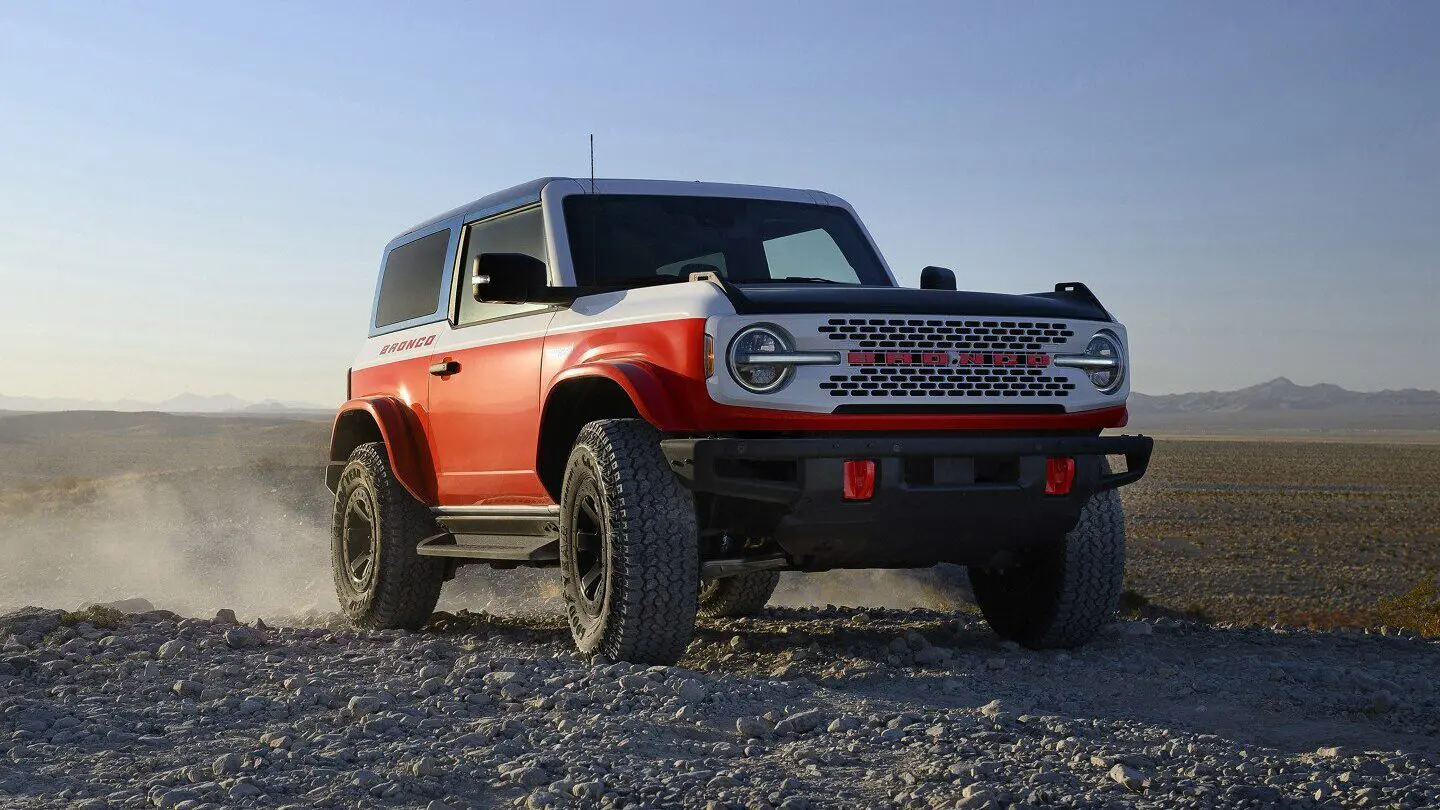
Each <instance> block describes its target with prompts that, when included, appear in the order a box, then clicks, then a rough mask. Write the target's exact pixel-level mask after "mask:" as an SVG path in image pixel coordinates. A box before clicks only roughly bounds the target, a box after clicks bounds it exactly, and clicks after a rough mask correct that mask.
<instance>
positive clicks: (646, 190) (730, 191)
mask: <svg viewBox="0 0 1440 810" xmlns="http://www.w3.org/2000/svg"><path fill="white" fill-rule="evenodd" d="M592 183H593V188H594V191H595V193H596V194H653V195H659V196H672V197H742V198H746V199H753V200H777V201H780V202H798V203H812V204H815V205H834V206H839V207H841V208H844V209H846V210H850V211H852V213H853V209H851V208H850V204H849V203H847V202H845V201H844V200H842V199H840V198H839V197H836V196H835V195H833V194H827V193H825V192H823V191H814V190H806V189H799V188H785V187H782V186H751V185H744V184H741V183H710V182H704V181H687V180H630V179H623V178H609V177H607V178H596V179H594V180H591V179H590V178H588V177H542V178H539V179H537V180H531V181H530V182H528V183H521V184H520V185H518V186H513V187H511V188H507V189H505V190H503V191H497V192H495V193H494V194H488V195H486V196H484V197H481V198H480V199H478V200H475V201H473V202H470V203H468V204H466V205H462V206H459V207H457V208H452V209H450V210H449V211H446V212H445V213H443V214H440V215H439V216H435V217H431V218H430V219H427V220H426V221H424V222H422V223H420V224H419V225H416V226H415V227H413V228H407V229H405V231H404V232H402V233H401V234H400V235H399V236H397V237H396V238H395V240H392V244H393V242H394V241H398V240H399V239H401V238H403V237H405V236H407V235H408V234H412V233H414V232H416V231H419V230H423V229H425V228H428V227H430V226H432V225H436V224H438V223H441V222H445V221H447V220H451V219H454V218H456V217H462V218H463V219H465V220H470V219H475V218H477V217H479V216H488V215H490V214H495V213H500V212H501V211H505V210H508V209H511V208H518V207H520V206H523V205H530V204H533V203H537V202H539V201H540V197H541V194H552V195H553V194H555V193H557V192H558V193H560V194H562V195H570V194H588V193H590V191H591V188H592ZM547 189H548V190H547Z"/></svg>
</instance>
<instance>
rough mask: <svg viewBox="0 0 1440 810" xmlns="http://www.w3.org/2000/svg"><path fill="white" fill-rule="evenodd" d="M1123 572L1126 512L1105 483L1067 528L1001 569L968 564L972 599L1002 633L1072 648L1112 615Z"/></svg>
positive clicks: (1038, 645)
mask: <svg viewBox="0 0 1440 810" xmlns="http://www.w3.org/2000/svg"><path fill="white" fill-rule="evenodd" d="M1124 578H1125V515H1124V513H1123V511H1122V510H1121V508H1120V496H1119V494H1118V493H1117V492H1116V491H1115V490H1113V489H1111V490H1106V491H1104V492H1100V493H1097V494H1095V495H1093V496H1092V497H1091V498H1090V501H1089V502H1088V503H1087V504H1085V508H1084V510H1083V511H1082V512H1081V513H1080V521H1079V522H1078V523H1077V524H1076V525H1075V528H1074V529H1073V530H1071V531H1070V533H1069V534H1067V535H1065V536H1064V537H1062V538H1059V539H1057V540H1053V541H1049V542H1046V543H1044V544H1041V545H1039V546H1036V547H1035V548H1034V549H1032V550H1031V551H1030V553H1028V554H1027V555H1026V557H1025V558H1024V559H1023V560H1022V561H1021V562H1020V563H1018V564H1016V565H1012V566H1010V567H1008V568H1006V569H1004V570H1003V571H986V570H984V569H981V568H971V569H970V583H971V585H972V586H973V587H974V589H975V601H976V602H977V603H978V604H979V605H980V612H981V613H983V614H985V620H986V621H988V622H989V623H990V626H991V627H992V628H994V629H995V632H996V633H999V634H1000V635H1001V636H1002V637H1003V638H1006V639H1010V640H1012V641H1017V642H1019V643H1021V644H1024V645H1025V646H1027V647H1034V648H1046V647H1078V646H1080V645H1081V644H1084V643H1085V642H1087V641H1089V640H1090V639H1092V638H1094V636H1095V634H1096V633H1098V632H1099V631H1100V629H1101V628H1102V627H1104V626H1105V625H1107V624H1109V623H1110V622H1111V621H1113V620H1114V618H1115V608H1116V605H1117V604H1118V603H1119V601H1120V591H1121V588H1122V587H1123V581H1124Z"/></svg>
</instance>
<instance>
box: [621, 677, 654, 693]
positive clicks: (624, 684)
mask: <svg viewBox="0 0 1440 810" xmlns="http://www.w3.org/2000/svg"><path fill="white" fill-rule="evenodd" d="M618 683H619V684H620V688H621V689H624V690H625V691H627V692H638V691H640V690H641V689H644V688H645V687H647V686H649V685H650V678H649V676H647V675H645V674H643V673H640V672H636V673H634V674H631V675H622V676H620V680H619V681H618Z"/></svg>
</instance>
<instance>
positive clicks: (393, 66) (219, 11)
mask: <svg viewBox="0 0 1440 810" xmlns="http://www.w3.org/2000/svg"><path fill="white" fill-rule="evenodd" d="M1437 43H1440V4H1435V3H1426V2H1409V3H1352V2H1345V3H1333V2H1322V3H1278V2H1275V3H1250V2H1244V3H1239V2H1234V3H1208V4H1178V3H1155V2H1148V1H1144V2H1123V3H1122V2H1107V3H1099V4H1090V3H1085V4H1078V3H1076V4H1072V3H1049V4H1035V3H1025V4H1013V3H988V4H971V3H951V2H932V3H913V4H907V3H894V4H891V3H875V2H865V3H838V2H818V3H789V2H785V3H777V2H765V3H735V2H729V3H723V4H717V3H705V4H698V3H697V4H682V3H674V2H668V3H653V4H651V3H647V4H643V5H639V4H629V3H614V4H611V3H594V2H586V3H577V4H550V3H495V4H474V3H466V4H447V3H438V2H434V3H383V4H382V3H345V4H341V3H323V4H322V3H310V4H301V3H284V4H279V3H276V4H269V3H260V2H243V3H224V4H222V3H191V2H183V3H182V2H173V3H162V2H150V3H132V2H106V3H96V2H83V3H81V2H46V3H35V2H28V0H27V1H25V2H11V1H10V0H0V393H4V394H11V395H37V396H74V397H87V398H118V397H135V398H140V399H148V400H156V399H161V398H164V397H167V396H170V395H173V394H176V393H179V392H181V391H185V390H190V391H195V392H198V393H204V394H210V393H218V392H222V391H228V392H233V393H235V394H238V395H240V396H242V397H246V398H250V399H262V398H279V399H299V400H311V401H315V402H322V403H333V402H336V401H338V400H339V399H340V398H341V395H342V393H343V378H344V372H345V368H346V366H347V365H348V363H349V360H350V359H351V358H352V357H353V356H354V354H355V352H356V350H357V349H358V348H359V343H360V340H361V339H362V337H363V334H364V325H365V321H366V318H367V316H368V307H369V302H370V298H371V287H372V285H373V282H374V275H375V271H376V266H377V263H378V259H379V251H380V248H381V247H382V246H383V245H384V243H385V242H386V241H387V240H388V239H389V238H390V237H391V236H393V235H394V234H395V233H396V232H398V231H400V230H402V229H403V228H404V227H406V226H408V225H410V224H412V223H414V222H416V221H418V220H421V219H424V218H426V217H428V216H430V215H432V214H434V213H437V212H439V211H442V210H445V209H447V208H450V207H451V206H453V205H456V204H458V203H461V202H465V201H467V200H469V199H473V198H475V197H477V196H480V195H481V194H484V193H487V192H489V191H492V190H495V189H498V188H501V187H504V186H507V185H510V184H513V183H516V182H520V181H523V180H527V179H530V178H532V177H536V176H541V175H546V174H576V175H583V174H585V173H587V172H588V163H587V157H586V145H585V138H586V134H587V133H589V132H592V131H593V132H595V133H596V137H597V143H598V162H599V172H600V174H601V175H604V176H621V177H660V178H677V179H706V180H727V181H737V182H748V183H761V184H769V185H794V186H803V187H816V188H823V189H826V190H829V191H833V192H835V193H837V194H840V195H841V196H844V197H846V198H848V199H849V200H850V201H851V202H852V203H853V204H854V205H855V206H856V207H857V208H858V209H859V211H860V213H861V214H862V216H864V217H865V219H866V221H867V222H868V223H869V225H870V227H871V229H872V231H873V232H874V234H875V236H876V238H877V239H878V240H879V242H880V245H881V248H882V249H883V250H884V251H885V252H886V254H887V256H888V258H889V259H890V262H891V264H892V265H893V266H894V267H896V268H897V269H898V270H899V271H900V273H901V275H902V277H903V278H904V279H905V280H906V281H907V282H908V283H912V284H913V283H914V280H915V279H916V278H917V277H918V272H919V268H920V267H922V266H924V265H926V264H941V265H947V266H950V267H953V268H955V270H956V271H957V273H958V275H959V277H960V279H961V284H962V286H965V287H970V288H975V289H991V290H1000V291H1008V292H1027V291H1036V290H1042V289H1048V288H1049V287H1050V286H1051V285H1052V284H1053V283H1054V282H1056V281H1068V280H1076V279H1078V280H1083V281H1086V282H1087V283H1089V284H1090V285H1091V286H1092V287H1093V288H1094V289H1095V290H1096V291H1097V292H1098V293H1099V294H1100V295H1101V297H1102V298H1103V299H1104V300H1105V302H1106V304H1107V305H1109V306H1110V308H1111V309H1112V310H1113V311H1115V312H1116V313H1117V314H1118V315H1119V316H1120V317H1121V318H1122V320H1124V321H1125V322H1126V323H1127V324H1128V326H1129V328H1130V334H1131V337H1132V341H1133V343H1134V372H1135V383H1136V387H1137V388H1138V389H1139V390H1142V391H1149V392H1157V393H1159V392H1169V391H1181V390H1195V389H1208V388H1230V387H1238V386H1241V385H1246V384H1250V383H1255V382H1259V381H1262V380H1264V379H1267V378H1270V377H1274V376H1277V375H1282V374H1283V375H1287V376H1289V377H1291V378H1292V379H1295V380H1296V381H1297V382H1302V383H1312V382H1320V381H1330V382H1337V383H1340V384H1342V385H1345V386H1347V387H1352V388H1362V389H1376V388H1387V387H1406V386H1418V387H1428V388H1440V361H1437V360H1436V357H1435V355H1434V352H1435V350H1436V347H1437V344H1440V325H1437V324H1440V318H1437V312H1436V310H1437V307H1440V45H1437Z"/></svg>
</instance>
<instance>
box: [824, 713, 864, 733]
mask: <svg viewBox="0 0 1440 810" xmlns="http://www.w3.org/2000/svg"><path fill="white" fill-rule="evenodd" d="M859 727H860V720H859V719H857V718H855V717H851V716H849V715H845V716H844V717H837V718H835V719H834V720H831V721H830V726H829V727H828V728H827V729H825V730H826V731H828V732H830V733H831V734H844V733H845V732H847V731H854V730H855V729H857V728H859Z"/></svg>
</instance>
